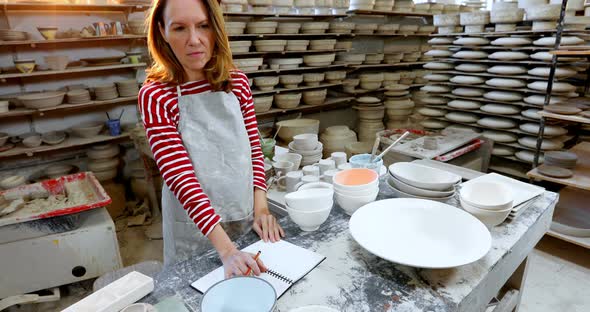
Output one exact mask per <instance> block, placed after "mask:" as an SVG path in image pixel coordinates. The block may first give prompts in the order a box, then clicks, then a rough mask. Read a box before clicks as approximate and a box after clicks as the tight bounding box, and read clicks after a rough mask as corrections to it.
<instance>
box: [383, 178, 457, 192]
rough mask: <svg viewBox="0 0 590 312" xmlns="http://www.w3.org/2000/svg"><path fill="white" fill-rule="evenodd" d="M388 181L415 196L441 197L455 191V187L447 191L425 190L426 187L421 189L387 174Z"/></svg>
mask: <svg viewBox="0 0 590 312" xmlns="http://www.w3.org/2000/svg"><path fill="white" fill-rule="evenodd" d="M389 182H390V183H391V184H392V185H393V186H395V188H396V189H398V190H400V191H402V192H405V193H408V194H411V195H416V196H421V197H434V198H442V197H449V196H451V195H453V194H454V193H455V188H454V187H452V189H450V190H447V191H431V190H426V189H421V188H418V187H415V186H412V185H410V184H407V183H404V182H403V181H402V180H400V179H398V178H396V177H394V176H392V175H389Z"/></svg>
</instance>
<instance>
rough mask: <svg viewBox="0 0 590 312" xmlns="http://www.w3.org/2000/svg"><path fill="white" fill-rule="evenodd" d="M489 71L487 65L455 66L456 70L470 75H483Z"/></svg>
mask: <svg viewBox="0 0 590 312" xmlns="http://www.w3.org/2000/svg"><path fill="white" fill-rule="evenodd" d="M487 69H488V66H487V65H482V64H460V65H457V66H455V70H458V71H462V72H470V73H481V72H485V71H486V70H487Z"/></svg>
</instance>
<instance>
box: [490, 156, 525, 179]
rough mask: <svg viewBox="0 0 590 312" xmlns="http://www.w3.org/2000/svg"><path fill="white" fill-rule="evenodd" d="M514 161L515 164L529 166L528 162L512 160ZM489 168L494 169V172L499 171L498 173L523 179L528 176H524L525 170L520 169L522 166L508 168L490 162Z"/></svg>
mask: <svg viewBox="0 0 590 312" xmlns="http://www.w3.org/2000/svg"><path fill="white" fill-rule="evenodd" d="M494 157H495V156H494ZM492 162H493V161H492ZM514 163H515V164H516V165H519V166H526V167H529V168H530V166H531V164H530V163H516V162H514ZM489 169H490V170H491V171H496V172H499V173H502V174H505V175H508V176H512V177H516V178H519V179H523V180H526V179H528V177H527V176H526V170H522V168H515V167H510V168H508V167H503V166H499V165H496V164H490V166H489Z"/></svg>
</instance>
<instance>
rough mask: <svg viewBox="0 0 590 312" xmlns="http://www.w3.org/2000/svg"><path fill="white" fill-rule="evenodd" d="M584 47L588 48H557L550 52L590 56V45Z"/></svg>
mask: <svg viewBox="0 0 590 312" xmlns="http://www.w3.org/2000/svg"><path fill="white" fill-rule="evenodd" d="M584 48H585V49H586V50H581V51H571V50H557V51H551V52H549V53H551V54H555V55H558V56H587V57H590V47H588V46H584Z"/></svg>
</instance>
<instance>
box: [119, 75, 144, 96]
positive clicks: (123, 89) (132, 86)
mask: <svg viewBox="0 0 590 312" xmlns="http://www.w3.org/2000/svg"><path fill="white" fill-rule="evenodd" d="M117 90H118V91H119V95H120V96H124V97H128V96H136V95H137V93H139V85H138V84H137V81H135V79H129V80H123V81H117Z"/></svg>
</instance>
